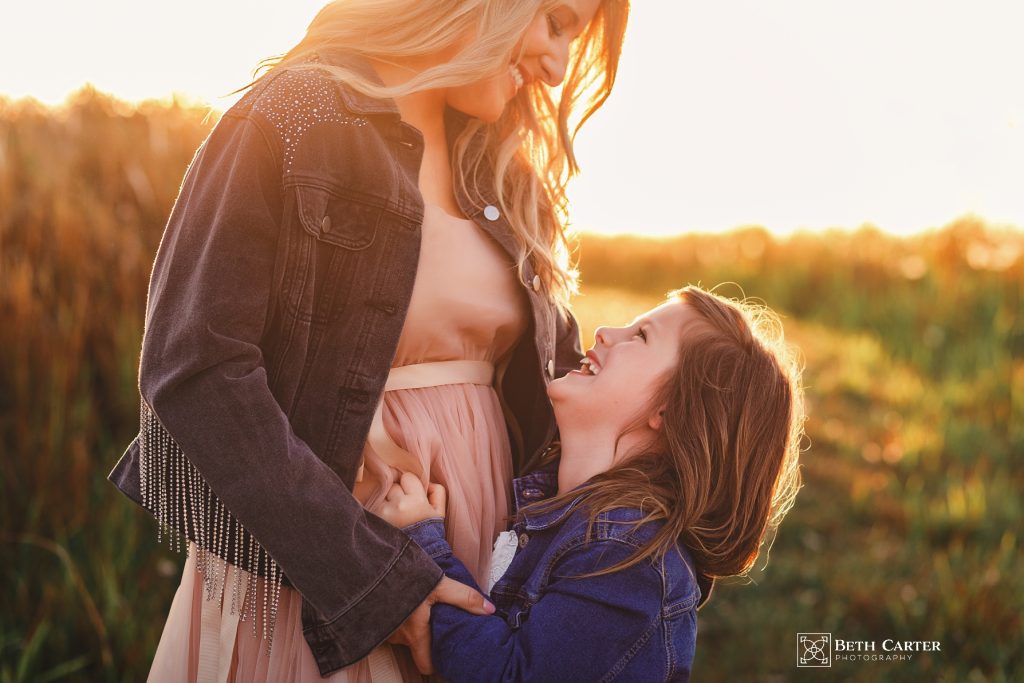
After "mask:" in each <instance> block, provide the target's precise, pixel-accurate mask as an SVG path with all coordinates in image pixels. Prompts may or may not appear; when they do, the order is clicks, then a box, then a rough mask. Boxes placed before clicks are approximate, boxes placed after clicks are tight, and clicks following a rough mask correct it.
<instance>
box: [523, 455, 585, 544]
mask: <svg viewBox="0 0 1024 683" xmlns="http://www.w3.org/2000/svg"><path fill="white" fill-rule="evenodd" d="M512 492H513V494H514V497H515V505H516V512H517V513H518V512H519V511H520V510H522V509H523V508H524V507H525V506H527V505H529V504H531V503H537V502H539V501H542V500H547V499H548V498H551V497H553V496H554V495H555V494H556V493H558V461H557V460H555V461H554V462H551V463H548V464H547V465H544V466H543V467H541V468H539V469H537V470H534V471H533V472H530V473H529V474H524V475H523V476H521V477H516V478H515V479H513V480H512ZM582 501H583V495H582V494H580V495H578V496H576V497H574V498H573V499H572V500H570V501H569V502H567V503H566V504H565V505H561V506H559V507H557V508H554V509H551V510H544V511H531V510H527V511H526V512H524V513H523V526H524V528H525V529H527V530H528V531H540V530H541V529H548V528H551V527H553V526H557V525H558V524H561V523H562V522H563V521H565V518H566V517H568V516H569V513H570V512H572V511H573V510H574V509H576V507H577V506H578V505H579V504H580V503H581V502H582Z"/></svg>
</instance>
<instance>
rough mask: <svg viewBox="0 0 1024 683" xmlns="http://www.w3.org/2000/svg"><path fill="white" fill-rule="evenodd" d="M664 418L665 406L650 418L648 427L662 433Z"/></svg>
mask: <svg viewBox="0 0 1024 683" xmlns="http://www.w3.org/2000/svg"><path fill="white" fill-rule="evenodd" d="M664 417H665V406H661V407H660V408H658V412H656V413H655V414H654V415H651V416H650V418H648V419H647V426H648V427H650V428H651V429H653V430H654V431H656V432H660V431H661V425H662V423H663V422H664Z"/></svg>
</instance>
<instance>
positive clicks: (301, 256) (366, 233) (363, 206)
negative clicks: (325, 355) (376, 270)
mask: <svg viewBox="0 0 1024 683" xmlns="http://www.w3.org/2000/svg"><path fill="white" fill-rule="evenodd" d="M291 192H292V196H291V198H290V199H291V200H292V201H291V206H292V207H293V208H292V212H291V213H292V216H293V217H294V221H293V224H292V226H291V227H290V229H289V230H287V231H286V233H287V235H288V250H287V257H286V259H285V266H284V273H283V274H282V278H281V282H282V287H281V295H282V297H283V300H284V304H285V308H286V310H287V311H288V312H289V314H290V315H291V316H292V317H294V318H295V319H296V320H299V321H302V322H311V323H318V324H324V323H327V322H329V321H331V320H333V319H335V317H336V316H337V314H338V313H339V312H340V311H341V310H343V309H344V306H345V302H346V301H347V300H348V298H349V295H350V294H351V293H352V290H353V287H354V286H355V284H356V283H357V282H359V281H360V277H361V276H363V277H365V275H366V272H369V271H370V270H372V269H373V267H374V264H373V262H375V261H376V260H379V258H380V255H379V252H380V245H381V242H383V233H384V232H385V230H384V228H383V226H382V221H383V216H384V213H385V212H384V210H383V209H382V208H380V207H378V206H374V205H373V204H369V203H367V202H363V201H359V200H357V199H352V198H350V197H344V196H341V195H339V194H337V193H334V192H331V191H330V190H326V189H324V188H322V187H318V186H312V185H295V186H294V187H292V189H291ZM361 271H366V272H363V273H361ZM367 281H369V280H367Z"/></svg>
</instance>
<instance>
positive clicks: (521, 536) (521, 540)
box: [519, 534, 530, 548]
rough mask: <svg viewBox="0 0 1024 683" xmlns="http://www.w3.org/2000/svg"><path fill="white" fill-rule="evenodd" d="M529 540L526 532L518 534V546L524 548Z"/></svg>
mask: <svg viewBox="0 0 1024 683" xmlns="http://www.w3.org/2000/svg"><path fill="white" fill-rule="evenodd" d="M529 542H530V537H529V536H527V535H526V534H519V547H520V548H525V547H526V544H527V543H529Z"/></svg>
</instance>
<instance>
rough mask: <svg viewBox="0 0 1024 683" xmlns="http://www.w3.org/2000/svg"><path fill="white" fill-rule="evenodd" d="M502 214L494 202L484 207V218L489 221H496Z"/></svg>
mask: <svg viewBox="0 0 1024 683" xmlns="http://www.w3.org/2000/svg"><path fill="white" fill-rule="evenodd" d="M500 216H501V212H500V211H498V207H496V206H494V205H493V204H488V205H487V206H485V207H484V218H486V219H487V220H489V221H496V220H498V218H499V217H500Z"/></svg>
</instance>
